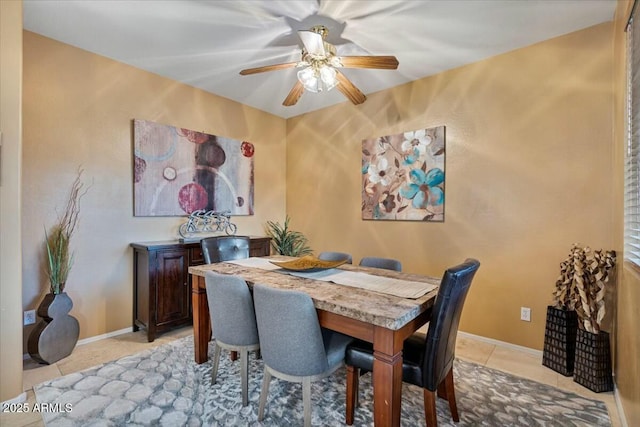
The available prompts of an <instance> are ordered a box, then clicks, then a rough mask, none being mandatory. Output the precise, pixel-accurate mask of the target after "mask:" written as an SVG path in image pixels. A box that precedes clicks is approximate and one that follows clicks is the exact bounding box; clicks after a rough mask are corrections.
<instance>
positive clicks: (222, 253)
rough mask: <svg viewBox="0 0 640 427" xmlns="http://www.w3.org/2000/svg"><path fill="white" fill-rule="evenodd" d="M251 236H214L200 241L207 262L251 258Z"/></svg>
mask: <svg viewBox="0 0 640 427" xmlns="http://www.w3.org/2000/svg"><path fill="white" fill-rule="evenodd" d="M250 241H251V239H250V238H249V236H214V237H205V238H204V239H202V240H201V241H200V246H201V247H202V255H203V256H204V262H205V264H213V263H214V262H222V261H232V260H234V259H243V258H249V243H250Z"/></svg>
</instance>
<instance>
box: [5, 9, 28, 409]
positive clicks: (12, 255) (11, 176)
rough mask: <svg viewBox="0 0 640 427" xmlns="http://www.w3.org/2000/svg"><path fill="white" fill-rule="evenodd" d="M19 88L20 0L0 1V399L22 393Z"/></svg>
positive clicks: (20, 127) (14, 396) (20, 51)
mask: <svg viewBox="0 0 640 427" xmlns="http://www.w3.org/2000/svg"><path fill="white" fill-rule="evenodd" d="M21 91H22V1H10V2H7V1H0V131H1V132H2V162H1V163H2V164H1V165H0V171H2V176H1V177H0V180H1V181H0V235H1V236H2V238H1V239H0V402H4V401H7V400H10V399H15V398H17V397H18V396H20V394H21V393H22V355H21V352H20V351H19V349H20V348H21V344H22V333H21V331H22V328H21V325H22V310H21V309H20V308H21V301H22V286H21V282H22V277H21V276H22V270H21V265H22V256H21V250H20V248H21V240H20V200H21V193H20V185H21V182H20V170H21V156H22V153H21V151H22V140H21V139H22V121H21V120H22V117H21V110H22V109H21V104H22V99H21V96H22V93H21ZM22 397H24V396H22Z"/></svg>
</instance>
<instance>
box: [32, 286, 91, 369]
mask: <svg viewBox="0 0 640 427" xmlns="http://www.w3.org/2000/svg"><path fill="white" fill-rule="evenodd" d="M72 307H73V301H71V298H69V295H67V293H66V292H61V293H59V294H47V295H45V297H44V299H43V300H42V302H41V303H40V306H39V307H38V310H37V314H38V316H40V317H41V318H42V319H41V320H40V321H39V322H38V323H37V324H36V326H35V328H34V329H33V331H31V334H29V340H28V341H27V349H28V351H29V354H30V355H31V357H32V358H33V359H34V360H37V361H38V362H40V363H46V364H48V365H50V364H52V363H55V362H57V361H58V360H60V359H63V358H65V357H67V356H68V355H70V354H71V352H72V351H73V349H74V348H75V346H76V343H77V342H78V336H79V335H80V325H79V323H78V320H77V319H76V318H75V317H73V316H70V315H69V312H70V311H71V308H72Z"/></svg>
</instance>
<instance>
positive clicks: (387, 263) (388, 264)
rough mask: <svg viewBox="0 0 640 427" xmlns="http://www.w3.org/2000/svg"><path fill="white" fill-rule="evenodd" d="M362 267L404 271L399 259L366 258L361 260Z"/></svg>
mask: <svg viewBox="0 0 640 427" xmlns="http://www.w3.org/2000/svg"><path fill="white" fill-rule="evenodd" d="M360 265H361V266H363V267H375V268H384V269H386V270H395V271H402V263H401V262H400V261H398V260H397V259H392V258H378V257H364V258H362V259H361V260H360Z"/></svg>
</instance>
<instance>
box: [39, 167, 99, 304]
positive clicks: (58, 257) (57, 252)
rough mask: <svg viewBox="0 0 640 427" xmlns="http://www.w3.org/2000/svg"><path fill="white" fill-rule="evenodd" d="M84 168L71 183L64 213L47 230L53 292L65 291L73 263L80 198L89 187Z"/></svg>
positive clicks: (48, 270)
mask: <svg viewBox="0 0 640 427" xmlns="http://www.w3.org/2000/svg"><path fill="white" fill-rule="evenodd" d="M82 173H83V169H81V168H79V169H78V174H77V176H76V179H75V180H74V181H73V184H72V185H71V190H70V191H69V197H68V199H67V203H66V206H65V209H64V211H63V213H62V215H59V216H58V221H57V222H56V223H55V224H54V225H53V226H52V227H51V230H50V231H49V233H47V232H46V230H45V237H46V247H47V260H48V262H47V276H48V277H49V285H50V287H51V293H52V294H59V293H61V292H63V291H64V286H65V284H66V282H67V277H68V276H69V271H70V270H71V266H72V265H73V253H70V252H69V244H70V243H71V236H73V233H74V231H75V229H76V227H77V225H78V220H79V216H80V199H81V198H82V196H84V195H85V194H86V193H87V191H88V189H89V188H88V187H85V184H84V183H83V182H82Z"/></svg>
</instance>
